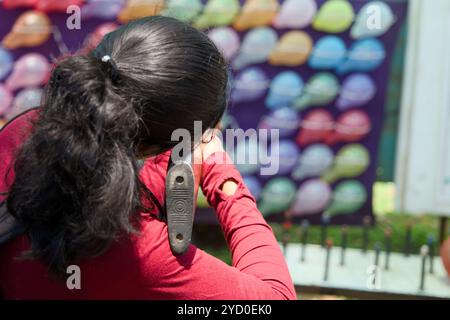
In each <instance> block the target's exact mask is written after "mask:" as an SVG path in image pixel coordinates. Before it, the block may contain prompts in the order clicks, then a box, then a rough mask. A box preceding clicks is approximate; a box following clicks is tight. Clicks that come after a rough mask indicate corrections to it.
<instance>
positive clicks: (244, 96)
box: [231, 67, 269, 103]
mask: <svg viewBox="0 0 450 320" xmlns="http://www.w3.org/2000/svg"><path fill="white" fill-rule="evenodd" d="M268 87H269V78H267V76H266V74H265V73H264V71H263V70H262V69H261V68H258V67H251V68H248V69H245V70H243V71H242V72H240V73H239V74H238V75H237V76H236V79H235V80H234V84H233V91H232V92H231V100H232V101H233V102H234V103H239V102H246V101H254V100H258V99H260V98H261V97H263V96H264V94H265V93H266V91H267V88H268Z"/></svg>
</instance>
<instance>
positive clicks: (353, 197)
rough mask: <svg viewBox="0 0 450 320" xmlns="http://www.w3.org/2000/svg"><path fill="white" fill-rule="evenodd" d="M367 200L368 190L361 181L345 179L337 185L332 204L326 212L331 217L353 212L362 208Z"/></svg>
mask: <svg viewBox="0 0 450 320" xmlns="http://www.w3.org/2000/svg"><path fill="white" fill-rule="evenodd" d="M366 201H367V192H366V190H365V189H364V186H363V185H362V184H361V183H360V182H358V181H356V180H349V181H343V182H341V183H339V184H338V185H337V186H336V188H335V191H334V193H333V196H332V201H331V204H330V206H329V207H328V208H327V209H326V210H325V212H324V214H325V215H326V216H329V217H332V216H336V215H342V214H352V213H355V212H357V211H358V210H360V209H361V208H362V207H363V206H364V203H365V202H366Z"/></svg>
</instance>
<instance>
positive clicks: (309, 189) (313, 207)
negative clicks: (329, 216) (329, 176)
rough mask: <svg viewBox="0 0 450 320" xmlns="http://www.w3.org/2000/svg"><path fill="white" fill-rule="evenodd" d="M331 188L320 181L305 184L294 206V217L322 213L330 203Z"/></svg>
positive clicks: (301, 187) (299, 190)
mask: <svg viewBox="0 0 450 320" xmlns="http://www.w3.org/2000/svg"><path fill="white" fill-rule="evenodd" d="M330 200H331V188H330V186H329V185H328V184H327V183H325V182H323V181H321V180H319V179H314V180H309V181H306V182H305V183H303V184H302V185H301V186H300V188H299V189H298V191H297V195H296V197H295V200H294V204H293V205H292V214H293V215H294V216H300V217H303V216H308V215H313V214H317V213H320V212H322V211H323V210H324V209H325V208H326V207H327V206H328V204H329V203H330Z"/></svg>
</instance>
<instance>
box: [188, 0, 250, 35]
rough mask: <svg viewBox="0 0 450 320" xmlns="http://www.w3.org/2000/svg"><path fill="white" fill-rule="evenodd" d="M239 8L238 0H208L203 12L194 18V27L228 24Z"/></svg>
mask: <svg viewBox="0 0 450 320" xmlns="http://www.w3.org/2000/svg"><path fill="white" fill-rule="evenodd" d="M240 8H241V4H240V2H239V0H209V1H208V3H207V4H206V5H205V7H204V10H203V13H202V14H201V15H200V16H199V17H198V18H197V19H196V20H195V23H194V27H196V28H198V29H206V28H208V27H221V26H226V25H229V24H230V23H232V22H233V21H234V19H235V17H236V15H237V14H238V13H239V10H240Z"/></svg>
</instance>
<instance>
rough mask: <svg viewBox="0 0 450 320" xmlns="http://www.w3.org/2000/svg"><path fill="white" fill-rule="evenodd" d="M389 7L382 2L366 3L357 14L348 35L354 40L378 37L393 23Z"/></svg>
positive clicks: (393, 17) (393, 18)
mask: <svg viewBox="0 0 450 320" xmlns="http://www.w3.org/2000/svg"><path fill="white" fill-rule="evenodd" d="M395 20H396V17H395V15H394V13H393V12H392V9H391V7H390V6H389V5H388V4H387V3H386V2H384V1H371V2H369V3H366V4H365V5H364V6H363V7H362V8H361V10H360V11H359V13H358V16H357V17H356V21H355V24H354V25H353V27H352V29H351V31H350V35H351V36H352V38H354V39H362V38H369V37H370V38H371V37H379V36H381V35H383V34H385V33H386V32H387V31H388V30H389V29H390V28H391V27H392V25H393V24H394V23H395Z"/></svg>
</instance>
